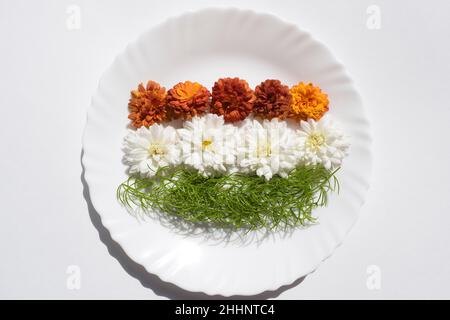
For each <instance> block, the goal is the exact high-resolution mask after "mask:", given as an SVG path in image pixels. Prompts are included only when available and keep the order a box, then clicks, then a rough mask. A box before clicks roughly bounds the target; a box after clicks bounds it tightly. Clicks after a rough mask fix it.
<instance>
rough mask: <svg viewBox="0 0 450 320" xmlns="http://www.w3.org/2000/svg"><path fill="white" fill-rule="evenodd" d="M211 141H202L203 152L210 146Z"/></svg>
mask: <svg viewBox="0 0 450 320" xmlns="http://www.w3.org/2000/svg"><path fill="white" fill-rule="evenodd" d="M212 143H213V142H212V140H211V139H206V140H203V141H202V150H203V151H205V150H207V149H208V148H209V146H210V145H212Z"/></svg>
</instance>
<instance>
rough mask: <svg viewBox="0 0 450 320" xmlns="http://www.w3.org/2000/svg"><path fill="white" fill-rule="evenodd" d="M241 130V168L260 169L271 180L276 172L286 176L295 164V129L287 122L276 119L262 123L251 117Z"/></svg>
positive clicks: (239, 158)
mask: <svg viewBox="0 0 450 320" xmlns="http://www.w3.org/2000/svg"><path fill="white" fill-rule="evenodd" d="M239 130H240V136H241V139H242V144H241V145H240V147H239V148H238V151H239V152H238V163H239V165H240V170H239V171H244V172H256V174H257V175H258V176H263V177H265V178H266V179H267V180H269V179H271V178H272V177H273V176H274V175H275V174H278V175H280V176H282V177H285V176H287V174H288V172H289V171H290V170H292V169H293V168H294V167H295V165H296V163H297V158H296V155H295V153H294V150H293V147H294V143H295V139H293V137H294V132H293V130H292V129H290V128H288V126H287V123H286V122H285V121H279V120H278V119H272V120H271V121H268V120H264V121H263V122H262V123H261V122H260V121H258V120H256V119H249V118H247V119H246V120H245V121H244V124H243V126H242V127H241V128H240V129H239Z"/></svg>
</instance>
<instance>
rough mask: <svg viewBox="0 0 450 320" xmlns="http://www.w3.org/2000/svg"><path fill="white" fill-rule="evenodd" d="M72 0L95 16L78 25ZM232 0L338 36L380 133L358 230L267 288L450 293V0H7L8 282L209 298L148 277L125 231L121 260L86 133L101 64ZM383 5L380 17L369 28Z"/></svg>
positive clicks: (60, 289) (13, 291)
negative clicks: (97, 207) (90, 180)
mask: <svg viewBox="0 0 450 320" xmlns="http://www.w3.org/2000/svg"><path fill="white" fill-rule="evenodd" d="M73 3H77V4H78V5H79V6H80V8H81V10H82V11H81V18H82V21H81V23H82V24H81V29H80V30H73V31H68V30H67V29H66V18H67V15H66V8H67V6H68V5H70V4H73ZM220 3H226V4H228V5H236V6H240V7H245V8H254V9H257V10H259V11H268V12H272V13H274V14H277V15H279V16H281V17H283V18H284V19H286V20H289V21H292V22H295V23H297V24H299V25H300V26H301V27H302V28H303V29H305V30H307V31H310V32H311V33H312V34H313V36H314V37H315V38H317V39H318V40H320V41H322V42H324V43H326V44H327V45H328V47H329V48H330V49H331V50H332V52H333V53H334V55H335V56H336V57H337V58H338V59H339V60H340V61H341V62H342V63H343V64H344V65H345V67H346V69H347V70H348V71H349V73H350V75H351V76H352V78H353V80H355V82H356V85H357V87H358V88H359V90H360V92H361V94H362V96H363V99H364V102H365V106H366V107H367V109H368V114H369V117H370V120H371V124H372V134H373V138H374V145H373V151H374V171H373V179H372V185H371V189H370V191H369V193H368V197H367V199H366V203H365V205H364V207H363V209H362V214H361V218H360V220H359V221H358V223H357V224H356V226H355V228H354V229H353V230H352V232H351V233H350V235H349V237H348V238H347V239H346V241H345V244H344V245H343V246H342V247H340V248H339V249H338V250H337V251H336V252H335V254H334V255H333V256H332V257H331V258H330V259H329V260H327V261H326V262H325V263H324V264H323V265H322V266H321V267H320V268H319V269H318V271H317V272H315V273H313V274H312V275H310V276H308V277H307V278H306V279H305V280H304V281H303V282H301V283H300V284H299V285H297V286H293V287H291V288H290V289H288V290H284V291H278V292H275V293H266V294H263V295H261V296H260V297H263V298H266V297H274V296H278V297H280V298H286V299H301V298H363V299H366V298H450V286H449V285H450V274H449V271H448V270H449V264H450V250H449V249H448V243H449V240H450V233H449V232H448V225H449V223H450V215H449V212H450V199H449V197H448V192H449V189H450V170H449V169H448V168H447V167H446V165H448V163H449V162H450V161H449V160H450V159H449V158H450V150H449V143H448V142H447V141H446V139H445V138H446V137H447V136H449V134H450V131H449V130H450V127H449V126H448V120H449V119H450V109H449V107H448V105H449V103H448V86H449V82H450V64H449V62H448V56H449V51H450V50H449V49H450V43H449V42H448V41H447V39H449V36H450V25H449V22H448V18H447V14H448V12H449V11H450V3H449V2H448V1H445V0H443V1H428V2H426V3H425V2H419V1H417V2H415V3H413V2H412V1H370V2H369V1H357V0H354V1H314V2H312V1H311V2H306V1H303V2H301V1H242V0H241V1H230V0H228V1H214V2H213V1H158V2H156V1H153V2H151V1H128V2H127V3H126V4H125V2H123V1H106V0H105V1H78V2H76V1H74V2H72V1H70V2H66V1H4V0H3V1H1V2H0V25H1V28H0V33H1V39H2V51H1V59H0V70H2V71H1V73H0V85H1V88H2V95H1V96H0V104H1V108H2V115H3V124H2V126H1V128H0V139H1V143H2V158H1V160H0V164H1V165H2V168H3V174H2V178H3V183H2V187H1V191H2V192H1V200H2V202H1V203H2V207H1V214H2V223H1V224H0V240H1V241H0V250H1V253H2V255H1V264H0V297H2V298H63V299H71V298H143V299H152V298H164V297H166V296H168V297H171V298H179V297H203V296H202V295H198V294H196V295H191V294H189V293H187V292H183V291H180V290H179V289H177V288H175V287H173V286H170V285H165V284H163V283H161V282H160V281H158V280H157V279H156V278H155V277H152V276H147V277H144V278H143V277H141V276H140V274H141V272H142V270H140V268H139V267H138V266H136V265H133V264H131V263H129V261H127V260H126V259H124V258H123V257H122V255H121V252H120V251H119V250H118V249H117V248H115V247H114V246H111V247H110V250H111V253H112V255H113V256H115V257H119V259H120V261H121V263H119V262H118V261H117V260H116V259H115V258H113V257H111V255H110V254H109V253H108V250H107V249H106V247H105V245H104V243H103V242H101V241H100V240H99V232H98V231H97V229H96V228H95V227H94V225H97V226H98V225H99V224H98V217H96V216H95V214H94V213H92V210H91V215H89V213H88V205H87V203H86V201H85V199H84V198H83V184H82V183H81V180H80V175H81V170H82V168H81V164H80V154H81V134H82V130H83V127H84V124H85V117H86V110H87V108H88V106H89V101H90V97H91V95H92V94H93V93H94V92H95V89H96V85H97V81H98V79H99V77H100V75H101V74H102V73H103V72H104V70H105V69H106V67H107V66H108V65H109V64H110V63H111V61H112V59H113V58H114V57H115V56H116V54H117V53H118V52H120V51H121V50H123V48H124V47H125V45H126V44H127V43H128V42H129V41H130V39H133V38H136V37H137V36H138V35H139V34H140V33H141V32H142V31H143V30H145V29H147V28H148V27H149V26H151V25H153V24H155V23H157V22H161V21H162V20H164V19H165V18H166V17H167V16H169V15H173V14H177V13H181V12H182V11H185V10H186V9H195V8H201V7H205V6H208V5H211V4H215V5H217V4H220ZM372 4H376V5H378V6H379V7H380V9H381V29H379V30H369V29H367V27H366V19H367V14H366V9H367V7H368V6H369V5H372ZM90 217H92V220H91V218H90ZM93 224H94V225H93ZM99 229H100V231H101V235H102V238H105V235H104V232H103V231H102V229H101V228H100V227H99ZM105 242H108V241H106V240H105ZM70 265H77V266H79V267H80V270H81V288H80V289H79V290H69V289H67V286H66V280H67V277H68V276H67V274H66V270H67V268H68V266H70ZM370 265H377V266H378V267H379V269H380V271H381V288H380V289H379V290H369V289H368V287H367V285H366V281H367V278H368V274H367V273H366V272H367V268H368V267H369V266H370ZM124 269H125V270H124ZM134 276H136V277H138V278H141V280H142V281H143V284H144V285H142V284H141V283H140V281H138V280H137V279H136V278H135V277H134ZM147 287H150V288H147ZM155 293H156V294H155Z"/></svg>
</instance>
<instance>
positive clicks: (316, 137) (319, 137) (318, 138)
mask: <svg viewBox="0 0 450 320" xmlns="http://www.w3.org/2000/svg"><path fill="white" fill-rule="evenodd" d="M306 143H307V145H308V147H310V148H313V149H318V148H320V147H321V146H323V145H324V144H325V136H324V135H323V134H321V133H312V134H310V135H309V136H308V139H307V141H306Z"/></svg>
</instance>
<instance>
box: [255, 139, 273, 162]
mask: <svg viewBox="0 0 450 320" xmlns="http://www.w3.org/2000/svg"><path fill="white" fill-rule="evenodd" d="M271 154H272V147H271V145H270V141H266V143H263V144H259V145H258V148H257V149H256V156H257V157H258V158H261V157H270V156H271Z"/></svg>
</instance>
